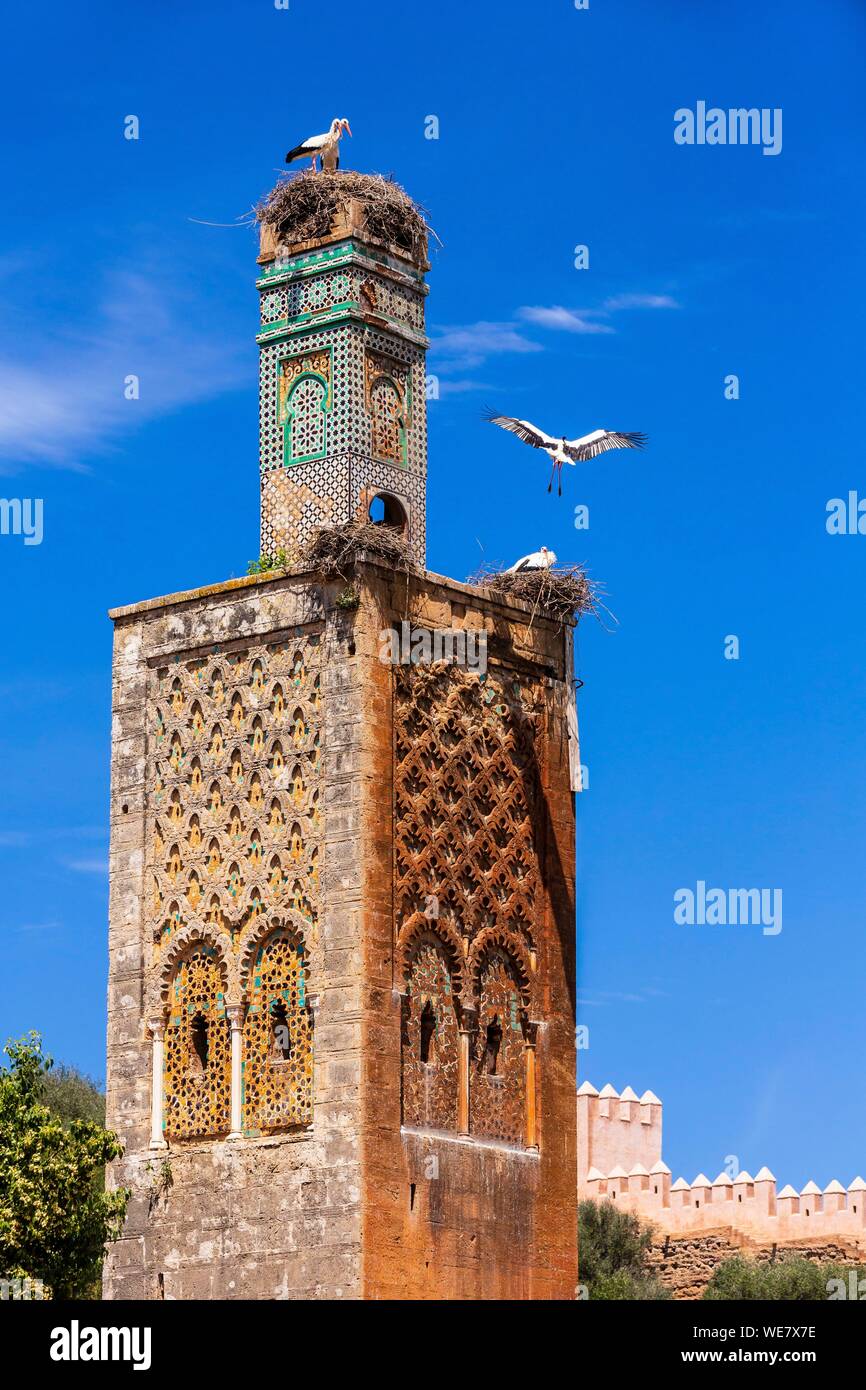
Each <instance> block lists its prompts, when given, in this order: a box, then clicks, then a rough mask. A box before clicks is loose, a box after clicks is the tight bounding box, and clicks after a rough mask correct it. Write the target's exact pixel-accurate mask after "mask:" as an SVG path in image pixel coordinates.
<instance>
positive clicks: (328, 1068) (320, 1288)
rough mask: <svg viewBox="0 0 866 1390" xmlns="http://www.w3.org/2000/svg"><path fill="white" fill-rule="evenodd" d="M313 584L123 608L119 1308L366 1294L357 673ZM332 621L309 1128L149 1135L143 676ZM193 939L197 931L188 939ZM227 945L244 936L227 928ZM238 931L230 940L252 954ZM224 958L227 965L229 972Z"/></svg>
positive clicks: (114, 1047)
mask: <svg viewBox="0 0 866 1390" xmlns="http://www.w3.org/2000/svg"><path fill="white" fill-rule="evenodd" d="M326 607H327V603H326V598H325V596H324V595H323V591H322V588H321V586H319V585H317V584H316V583H315V582H313V581H312V580H311V578H310V577H303V576H302V577H300V578H298V579H292V580H289V579H281V580H240V581H234V582H233V583H231V584H228V585H223V586H218V587H215V588H212V589H210V590H201V591H198V592H196V593H194V594H190V595H178V596H175V597H174V598H172V599H170V600H155V601H153V602H152V603H149V604H143V605H138V606H136V607H135V608H133V609H131V610H118V611H117V612H115V613H114V614H113V617H114V619H115V623H116V633H115V668H114V703H113V740H114V742H113V761H112V811H111V815H112V845H111V887H110V940H109V952H110V968H109V1019H108V1078H107V1112H108V1123H109V1125H110V1126H111V1127H113V1128H114V1129H116V1130H118V1132H119V1133H120V1135H121V1137H122V1138H123V1140H124V1142H125V1144H126V1154H125V1156H124V1158H123V1159H122V1160H121V1161H120V1162H118V1163H117V1164H115V1165H114V1167H113V1172H112V1181H114V1182H116V1183H122V1184H125V1185H127V1186H129V1187H130V1188H131V1189H132V1192H133V1198H132V1201H131V1203H130V1209H129V1216H128V1219H127V1223H126V1229H125V1232H124V1235H123V1237H122V1239H121V1240H120V1241H119V1242H118V1243H117V1245H116V1246H115V1247H114V1248H113V1250H112V1252H111V1255H110V1257H109V1260H108V1264H107V1269H106V1281H105V1287H106V1294H107V1296H109V1297H117V1298H120V1297H123V1298H154V1297H162V1296H164V1297H174V1298H195V1297H216V1298H231V1297H265V1298H273V1297H288V1298H298V1297H300V1298H313V1297H317V1296H321V1297H353V1296H357V1294H358V1292H359V1250H360V1239H361V1236H360V1206H359V1198H360V1181H359V1151H358V1130H359V1091H358V1076H359V1069H360V1062H359V1058H360V1049H361V1030H360V1020H359V1003H360V994H361V980H360V972H361V956H360V950H359V939H358V932H357V913H358V907H359V902H360V891H361V876H360V863H359V854H358V840H357V834H356V826H355V824H354V820H355V818H356V817H357V789H356V788H355V785H354V784H355V776H356V768H357V764H358V749H357V735H358V730H359V727H360V724H361V717H360V709H359V706H358V684H357V679H356V668H355V667H354V666H353V664H352V663H351V661H350V660H348V659H347V641H348V638H347V635H346V631H345V628H344V624H343V622H342V617H341V615H340V613H339V611H338V610H336V611H332V612H331V613H330V614H328V615H327V617H326V612H325V610H326ZM323 622H324V624H325V626H324V634H323V642H324V657H323V664H322V781H323V784H324V787H325V789H326V790H325V801H326V802H327V803H328V804H327V805H326V806H325V808H324V817H323V819H324V829H323V844H322V850H323V859H324V868H323V871H322V875H321V879H322V882H321V907H320V915H319V923H318V928H317V931H316V932H311V933H310V936H311V940H310V979H309V985H310V992H311V994H312V995H313V996H314V997H315V998H316V1000H317V1005H318V1007H317V1009H316V1016H315V1039H314V1048H315V1059H316V1065H315V1071H314V1112H313V1122H312V1124H311V1126H310V1127H309V1128H307V1129H295V1130H291V1131H287V1132H285V1133H281V1134H273V1135H269V1136H265V1137H244V1138H242V1139H239V1140H226V1139H225V1138H218V1139H202V1140H195V1141H183V1140H172V1141H171V1143H170V1147H169V1149H168V1151H167V1152H166V1151H160V1150H156V1151H154V1150H152V1149H150V1148H149V1141H150V1111H151V1043H150V1039H149V1037H148V1036H147V1031H146V1025H147V1019H148V1016H149V1013H150V1011H151V1009H152V1007H153V1004H152V999H153V983H154V979H153V977H154V972H155V971H157V970H158V965H159V962H158V954H159V944H158V943H155V942H154V941H153V939H152V936H153V933H152V932H151V931H149V928H148V921H149V913H150V908H149V884H148V883H147V882H146V878H145V875H146V864H147V859H148V852H149V847H148V837H149V822H148V799H149V797H150V796H151V795H152V793H153V788H152V787H148V786H147V785H146V776H147V768H148V757H147V754H148V749H147V738H148V728H147V717H146V710H145V703H146V696H147V687H148V674H149V671H150V669H151V668H152V667H155V666H156V665H160V666H162V665H164V664H165V663H166V662H169V663H170V662H172V661H174V660H175V659H176V658H179V659H182V660H183V659H186V658H187V657H188V656H190V655H197V654H211V653H217V652H223V653H224V652H225V651H226V649H227V648H229V649H231V647H232V644H235V645H237V644H238V643H241V644H245V643H252V642H253V641H254V640H255V639H258V638H265V637H269V636H272V635H274V634H280V633H286V632H295V633H303V632H305V631H308V630H312V629H314V628H319V627H321V625H322V623H323ZM193 930H197V929H195V928H194V929H193ZM233 935H235V934H234V933H233ZM242 942H243V932H241V933H240V934H239V935H238V939H237V941H235V942H233V943H232V947H231V948H229V949H233V950H235V951H236V952H237V951H238V950H240V949H241V946H242ZM230 964H231V962H230Z"/></svg>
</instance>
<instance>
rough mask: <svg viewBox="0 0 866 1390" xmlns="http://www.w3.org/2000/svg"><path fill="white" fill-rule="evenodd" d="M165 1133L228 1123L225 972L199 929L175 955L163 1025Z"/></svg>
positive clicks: (211, 1129)
mask: <svg viewBox="0 0 866 1390" xmlns="http://www.w3.org/2000/svg"><path fill="white" fill-rule="evenodd" d="M164 1091H165V1104H164V1114H165V1132H166V1134H167V1135H168V1136H169V1137H171V1138H175V1139H198V1138H205V1137H216V1136H219V1135H221V1134H226V1133H227V1132H228V1130H229V1128H230V1125H231V1041H230V1029H229V1021H228V1018H227V1015H226V996H225V971H224V962H223V960H222V959H221V958H220V955H219V952H218V950H217V948H216V946H215V945H213V944H211V943H209V942H207V941H206V940H205V939H204V938H203V936H202V934H201V933H199V934H198V935H197V936H196V937H194V938H191V939H190V940H189V941H188V942H187V943H186V948H185V949H184V950H183V951H182V952H181V953H180V954H177V955H175V963H174V969H173V971H172V972H171V976H170V979H169V984H168V1022H167V1024H166V1028H165V1072H164Z"/></svg>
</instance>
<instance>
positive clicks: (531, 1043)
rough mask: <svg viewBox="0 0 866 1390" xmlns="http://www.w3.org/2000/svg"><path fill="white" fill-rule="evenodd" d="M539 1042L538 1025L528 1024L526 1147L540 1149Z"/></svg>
mask: <svg viewBox="0 0 866 1390" xmlns="http://www.w3.org/2000/svg"><path fill="white" fill-rule="evenodd" d="M537 1041H538V1024H537V1023H527V1025H526V1036H525V1039H524V1055H525V1058H526V1147H527V1148H528V1149H537V1148H538V1122H537V1119H536V1111H535V1044H536V1042H537Z"/></svg>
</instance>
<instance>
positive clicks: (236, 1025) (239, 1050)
mask: <svg viewBox="0 0 866 1390" xmlns="http://www.w3.org/2000/svg"><path fill="white" fill-rule="evenodd" d="M226 1013H227V1014H228V1016H229V1023H230V1025H231V1030H232V1127H231V1132H230V1134H229V1136H228V1137H229V1139H243V1137H244V1134H243V1116H242V1112H241V1078H242V1072H241V1063H242V1060H243V1042H244V1034H243V1027H244V1014H245V1013H246V1005H245V1004H227V1005H226Z"/></svg>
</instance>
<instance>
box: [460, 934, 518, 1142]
mask: <svg viewBox="0 0 866 1390" xmlns="http://www.w3.org/2000/svg"><path fill="white" fill-rule="evenodd" d="M523 1021H524V1009H523V1000H522V998H521V993H520V986H519V984H518V979H517V974H516V971H515V969H514V967H513V965H512V963H511V961H510V960H509V958H508V956H507V955H506V954H505V952H504V951H500V950H498V949H495V950H491V951H488V953H487V954H486V956H485V957H484V960H483V963H482V966H481V972H480V976H479V1009H478V1032H477V1034H476V1038H475V1056H474V1060H473V1064H472V1066H471V1068H470V1074H469V1130H470V1133H471V1134H476V1135H478V1136H479V1138H480V1137H485V1138H488V1139H501V1140H503V1141H504V1142H505V1143H508V1144H523V1143H524V1142H525V1136H526V1056H525V1047H524V1029H523Z"/></svg>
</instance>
